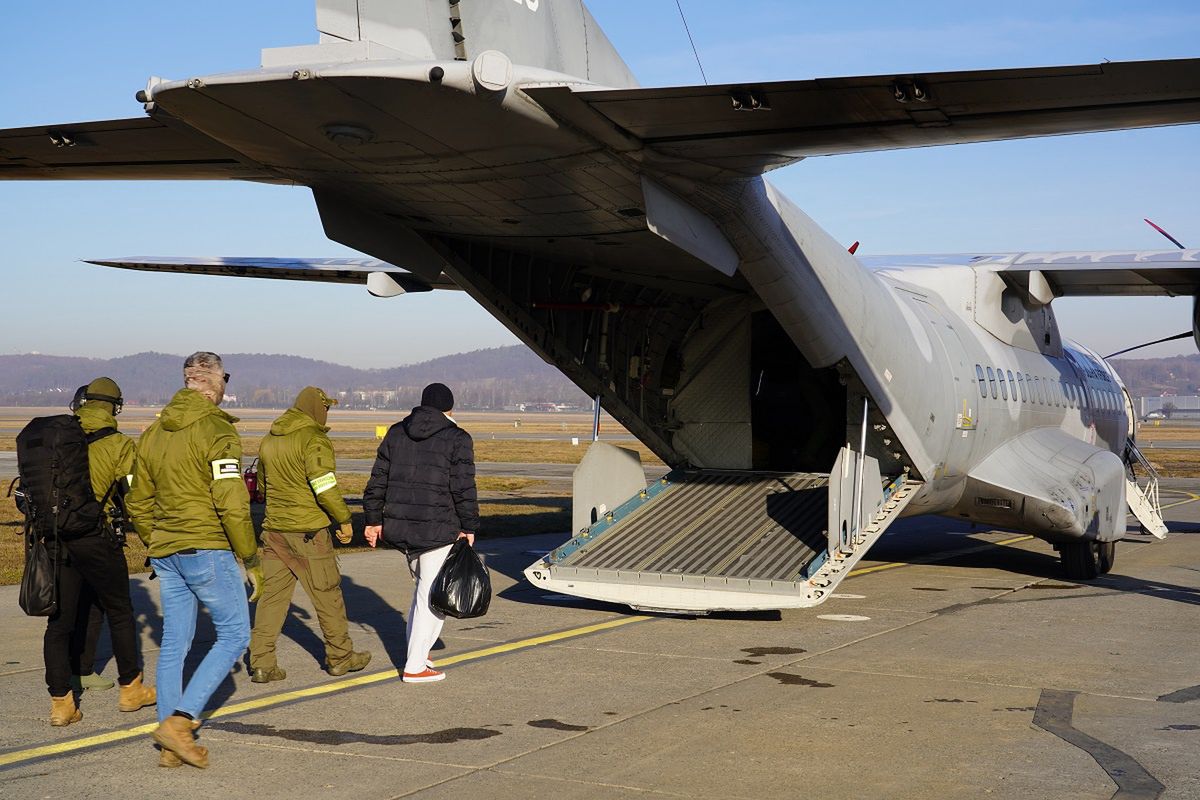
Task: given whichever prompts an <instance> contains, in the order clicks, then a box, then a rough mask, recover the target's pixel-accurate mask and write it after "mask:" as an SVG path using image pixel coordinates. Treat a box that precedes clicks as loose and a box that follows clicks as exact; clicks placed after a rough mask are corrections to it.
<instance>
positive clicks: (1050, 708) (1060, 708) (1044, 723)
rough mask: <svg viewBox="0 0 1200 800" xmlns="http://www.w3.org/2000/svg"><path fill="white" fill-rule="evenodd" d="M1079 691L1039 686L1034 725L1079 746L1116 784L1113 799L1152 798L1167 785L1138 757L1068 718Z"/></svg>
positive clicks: (1134, 799) (1164, 789) (1152, 799)
mask: <svg viewBox="0 0 1200 800" xmlns="http://www.w3.org/2000/svg"><path fill="white" fill-rule="evenodd" d="M1078 694H1079V693H1078V692H1064V691H1060V690H1058V689H1042V695H1041V697H1039V698H1038V704H1037V710H1036V711H1034V712H1033V724H1034V725H1037V726H1038V727H1039V728H1041V729H1042V730H1044V731H1046V732H1047V733H1052V734H1054V735H1055V736H1057V737H1058V738H1060V739H1062V740H1063V741H1064V742H1066V743H1068V744H1072V745H1074V746H1075V747H1078V748H1079V749H1080V750H1082V751H1083V752H1085V753H1087V754H1088V755H1089V756H1091V757H1092V758H1093V759H1095V761H1096V763H1097V764H1099V765H1100V768H1101V769H1103V770H1104V771H1105V772H1107V773H1108V777H1109V778H1110V779H1111V780H1112V782H1113V783H1115V784H1116V785H1117V793H1116V794H1114V795H1113V798H1114V800H1117V798H1120V800H1155V798H1157V797H1158V796H1159V795H1161V794H1162V793H1163V792H1164V791H1166V788H1167V787H1165V786H1163V785H1162V784H1161V783H1159V782H1158V779H1157V778H1155V777H1154V776H1153V775H1151V774H1150V773H1149V772H1148V771H1147V770H1146V768H1145V767H1143V766H1142V765H1141V764H1140V763H1138V761H1137V759H1135V758H1134V757H1133V756H1131V755H1129V754H1128V753H1126V752H1123V751H1121V750H1118V749H1117V748H1115V747H1113V746H1112V745H1111V744H1107V743H1106V742H1102V741H1100V740H1099V739H1096V738H1093V737H1091V736H1088V735H1087V734H1086V733H1084V732H1083V731H1081V730H1079V729H1078V728H1076V727H1075V724H1074V722H1072V719H1071V717H1072V716H1073V715H1074V713H1075V698H1076V696H1078Z"/></svg>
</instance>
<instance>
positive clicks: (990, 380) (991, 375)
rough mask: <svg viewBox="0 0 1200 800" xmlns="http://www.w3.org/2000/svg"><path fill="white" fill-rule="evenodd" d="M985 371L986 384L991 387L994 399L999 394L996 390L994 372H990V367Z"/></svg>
mask: <svg viewBox="0 0 1200 800" xmlns="http://www.w3.org/2000/svg"><path fill="white" fill-rule="evenodd" d="M987 372H988V386H991V387H992V399H993V400H995V399H996V398H997V397H999V396H1000V393H999V392H997V391H996V373H995V372H992V368H991V367H988V368H987Z"/></svg>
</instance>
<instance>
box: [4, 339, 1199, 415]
mask: <svg viewBox="0 0 1200 800" xmlns="http://www.w3.org/2000/svg"><path fill="white" fill-rule="evenodd" d="M224 360H225V368H226V369H227V370H228V371H229V373H230V375H231V376H232V380H231V381H230V387H229V388H230V392H231V393H232V394H235V395H236V396H237V399H238V404H239V405H246V406H249V405H253V406H264V407H268V408H285V407H287V406H288V405H290V404H291V403H292V400H293V399H294V398H295V396H296V392H298V391H299V390H300V389H302V388H303V387H305V386H310V385H311V386H320V387H322V388H323V389H325V390H326V391H328V392H339V393H342V392H344V393H345V394H344V395H342V399H343V401H344V402H345V403H346V405H347V406H348V407H351V408H354V407H368V406H372V407H376V408H409V407H411V406H413V405H415V404H416V403H417V402H418V401H419V400H420V393H421V389H422V387H424V386H425V385H426V384H428V383H432V382H433V381H442V382H443V383H446V384H449V385H450V386H451V388H453V389H454V393H455V397H456V398H457V402H458V404H459V406H460V407H462V408H502V407H504V406H508V405H513V404H515V403H570V404H577V405H580V406H585V405H587V403H588V398H587V397H586V396H584V395H583V393H582V392H580V391H579V389H578V388H576V387H575V385H574V384H572V383H571V382H570V381H568V380H567V379H566V378H565V377H563V376H562V374H561V373H560V372H559V371H558V370H557V369H555V368H554V367H552V366H550V365H549V364H547V363H546V362H544V361H542V360H541V359H540V358H539V357H538V356H537V355H535V354H534V353H533V352H532V351H530V350H529V349H528V348H527V347H525V346H523V345H512V346H510V347H497V348H492V349H489V350H475V351H472V352H470V353H459V354H457V355H452V356H444V357H442V358H435V359H433V360H432V361H425V362H422V363H419V364H411V365H408V366H401V367H391V368H387V369H355V368H354V367H347V366H343V365H341V364H332V363H330V362H328V361H316V360H314V359H311V358H301V357H299V356H285V355H269V354H264V353H234V354H231V355H226V356H224ZM1112 363H1113V366H1114V367H1115V368H1116V370H1117V372H1118V373H1120V375H1121V377H1122V378H1123V379H1124V381H1125V383H1126V385H1127V386H1128V387H1129V391H1130V393H1131V394H1132V395H1133V396H1134V397H1141V396H1157V395H1160V394H1163V393H1168V394H1181V395H1187V394H1200V355H1190V356H1173V357H1171V358H1144V359H1142V358H1125V359H1117V360H1114V361H1113V362H1112ZM182 365H183V356H181V355H171V354H167V353H138V354H136V355H132V356H122V357H120V358H112V359H93V358H75V357H70V356H44V355H36V354H30V355H12V356H0V405H45V406H58V405H66V403H67V402H68V401H69V400H70V398H71V395H72V394H74V392H75V388H76V387H77V386H79V385H81V384H83V383H87V382H88V381H90V380H91V379H92V378H95V377H97V376H99V375H107V376H109V377H111V378H113V379H115V380H116V381H117V383H119V384H120V385H121V388H122V390H123V391H124V392H125V398H126V400H127V401H128V402H130V403H136V404H143V405H158V404H162V403H165V402H166V401H167V400H168V399H170V397H171V395H172V394H174V393H175V391H176V389H178V388H179V386H180V383H181V373H182Z"/></svg>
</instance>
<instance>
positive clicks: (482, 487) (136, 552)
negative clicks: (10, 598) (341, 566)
mask: <svg viewBox="0 0 1200 800" xmlns="http://www.w3.org/2000/svg"><path fill="white" fill-rule="evenodd" d="M338 480H339V484H340V485H341V488H342V492H343V494H344V496H345V497H346V500H347V503H348V504H349V506H350V511H351V512H352V514H353V519H352V523H353V525H354V538H353V539H352V540H351V542H350V544H348V545H341V544H337V543H336V541H335V543H334V546H335V547H337V548H338V550H339V552H346V553H353V552H363V551H367V550H370V548H369V547H367V545H366V542H365V541H364V540H363V532H362V530H363V519H362V516H363V515H362V505H361V502H362V491H363V488H364V487H365V486H366V483H367V476H366V475H364V474H355V473H350V474H346V475H343V476H341V477H340V478H339V479H338ZM476 483H477V485H478V488H479V512H480V515H481V517H482V519H483V535H484V536H486V537H487V538H500V537H508V536H524V535H526V534H534V533H557V532H566V531H567V530H569V529H570V527H571V498H570V495H569V494H568V495H565V494H563V491H562V487H561V486H554V485H552V484H551V483H549V482H548V481H539V480H533V479H529V478H497V477H490V476H481V477H479V478H477V479H476ZM251 513H252V515H253V516H254V521H255V526H256V527H259V526H261V523H262V515H263V507H262V506H259V505H257V504H255V505H252V506H251ZM23 531H24V518H23V517H22V516H21V514H20V512H18V511H17V507H16V505H15V504H14V503H13V501H12V498H10V497H4V498H3V501H2V502H0V586H7V585H9V584H14V583H17V582H18V581H20V579H21V572H22V570H23V568H24V565H25V545H24V539H23V537H22V536H21V534H22V532H23ZM125 562H126V563H127V564H128V565H129V573H130V574H131V575H133V574H137V573H141V572H149V571H150V568H149V567H147V566H146V565H145V563H146V548H145V546H144V545H143V544H142V543H141V541H140V540H139V539H138V538H137V537H136V536H134V535H133V534H132V533H131V534H130V536H129V539H128V542H127V546H126V548H125Z"/></svg>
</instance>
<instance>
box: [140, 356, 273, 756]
mask: <svg viewBox="0 0 1200 800" xmlns="http://www.w3.org/2000/svg"><path fill="white" fill-rule="evenodd" d="M183 375H184V386H185V388H183V389H180V390H179V391H178V392H176V393H175V396H174V397H173V398H171V402H170V403H168V404H167V406H166V408H164V409H163V410H162V413H161V414H160V415H159V419H158V420H157V421H156V422H155V423H154V424H152V425H151V426H150V427H149V428H147V429H146V432H145V433H143V434H142V438H141V441H140V442H139V443H138V458H137V464H136V465H135V467H134V472H133V489H132V491H131V492H130V495H129V501H128V503H127V504H126V507H127V508H128V511H129V515H130V517H131V519H132V521H133V525H134V529H135V530H136V531H137V534H138V536H139V537H141V539H142V541H143V542H145V543H146V544H147V546H148V547H149V550H150V561H151V563H152V564H153V565H154V571H155V572H156V573H158V577H159V581H158V584H159V594H160V596H161V600H162V611H163V637H162V648H161V650H160V651H159V656H158V669H157V671H156V675H155V679H156V688H157V689H158V719H159V725H158V728H157V729H156V730H155V731H154V732H153V733H152V734H151V735H152V736H153V737H154V740H155V741H156V742H158V744H159V746H160V747H161V748H162V750H163V752H162V754H161V757H160V760H159V764H160V765H161V766H166V767H171V766H179V762H180V761H183V762H186V763H188V764H191V765H192V766H195V767H206V766H208V750H206V749H205V748H203V747H199V746H198V745H197V744H196V743H195V741H194V739H193V733H192V732H193V730H195V727H196V726H197V725H198V724H199V720H200V714H201V712H202V711H204V706H205V704H206V703H207V702H208V699H209V698H210V697H211V696H212V694H213V692H215V691H216V689H217V686H218V685H219V684H220V683H221V682H222V681H225V680H227V679H228V678H229V671H230V670H231V669H232V668H233V665H234V664H236V663H237V660H238V659H239V658H240V657H241V655H242V653H244V652H246V645H247V644H249V642H250V609H249V606H248V605H247V603H246V593H245V589H244V588H243V586H242V578H241V573H240V571H239V570H238V568H237V562H236V561H235V560H234V555H235V554H236V555H237V557H238V558H241V560H242V563H243V564H245V566H246V575H247V577H248V578H249V579H250V583H251V584H252V586H253V589H254V594H253V596H252V597H251V600H254V599H257V597H258V592H259V588H258V587H259V586H261V584H262V566H261V565H260V563H259V558H258V545H257V543H256V541H255V539H254V527H253V525H252V524H251V522H250V495H249V494H248V493H247V492H246V484H245V483H244V482H243V481H242V464H241V459H242V443H241V439H239V438H238V434H237V430H236V429H235V428H234V427H233V423H234V422H237V418H236V417H232V416H230V415H229V414H226V413H225V412H224V411H222V410H221V409H220V408H218V407H217V405H218V404H219V403H220V402H221V400H222V399H223V398H224V396H225V385H226V383H227V382H228V381H229V375H227V374H225V372H224V367H223V365H222V364H221V358H220V356H218V355H216V354H215V353H208V352H199V353H193V354H192V355H190V356H188V358H187V360H186V361H185V362H184V368H183ZM199 603H203V604H204V606H205V608H207V609H208V613H209V616H210V617H211V619H212V622H213V627H214V628H215V629H216V632H217V640H216V642H214V643H213V645H212V648H211V649H210V650H209V651H208V653H207V654H206V655H205V656H204V660H203V661H201V662H200V665H199V666H197V667H196V670H195V672H194V673H193V674H192V677H191V680H189V681H188V684H187V687H186V688H185V687H184V686H183V662H184V659H185V658H186V657H187V654H188V650H190V649H191V645H192V637H193V635H194V634H195V632H196V612H197V606H198V604H199Z"/></svg>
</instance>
